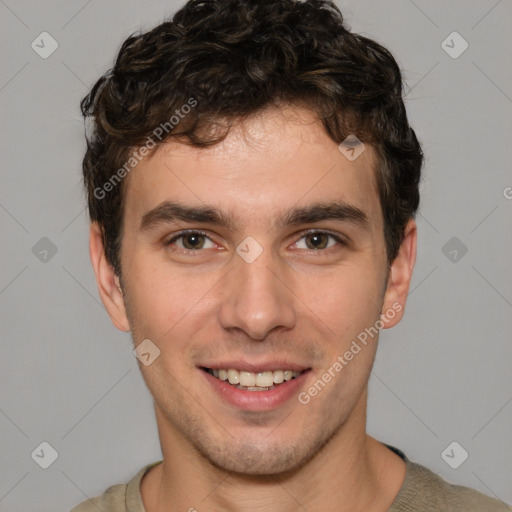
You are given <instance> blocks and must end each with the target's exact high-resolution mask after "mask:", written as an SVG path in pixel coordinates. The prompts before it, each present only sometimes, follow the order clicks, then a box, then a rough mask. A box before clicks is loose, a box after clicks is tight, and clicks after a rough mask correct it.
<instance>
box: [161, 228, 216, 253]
mask: <svg viewBox="0 0 512 512" xmlns="http://www.w3.org/2000/svg"><path fill="white" fill-rule="evenodd" d="M167 245H174V246H176V247H177V248H178V249H182V250H185V251H198V250H199V249H212V248H214V247H216V245H215V243H214V242H212V240H210V238H208V236H207V235H206V233H202V232H200V231H186V232H182V233H180V234H179V235H177V236H175V237H173V238H171V239H170V240H169V241H168V242H167Z"/></svg>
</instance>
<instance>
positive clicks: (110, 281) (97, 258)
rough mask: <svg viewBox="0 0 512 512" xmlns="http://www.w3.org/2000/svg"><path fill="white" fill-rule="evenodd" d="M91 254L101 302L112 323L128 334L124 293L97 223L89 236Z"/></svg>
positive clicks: (128, 324)
mask: <svg viewBox="0 0 512 512" xmlns="http://www.w3.org/2000/svg"><path fill="white" fill-rule="evenodd" d="M89 254H90V256H91V263H92V266H93V268H94V274H95V275H96V284H97V285H98V291H99V293H100V297H101V302H103V305H104V306H105V309H106V310H107V313H108V314H109V316H110V319H111V320H112V323H113V324H114V325H115V326H116V327H117V328H118V329H119V330H120V331H125V332H128V331H129V330H130V323H129V322H128V318H127V316H126V309H125V304H124V296H123V291H122V290H121V284H120V282H119V277H118V276H117V275H116V274H115V272H114V268H113V267H112V265H111V264H110V263H109V262H108V261H107V258H106V256H105V249H104V247H103V239H102V234H101V229H100V227H99V226H98V224H97V223H96V222H93V223H91V228H90V234H89Z"/></svg>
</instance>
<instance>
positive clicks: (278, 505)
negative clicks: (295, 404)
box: [141, 394, 405, 512]
mask: <svg viewBox="0 0 512 512" xmlns="http://www.w3.org/2000/svg"><path fill="white" fill-rule="evenodd" d="M156 412H157V422H158V427H159V434H160V440H161V445H162V452H163V459H164V462H163V463H162V464H159V465H157V466H155V467H154V468H152V469H151V470H150V471H149V472H148V473H147V474H146V476H145V477H144V479H143V481H142V484H141V493H142V498H143V501H144V505H145V509H146V512H160V511H164V510H165V511H174V510H186V511H190V512H194V510H197V511H201V512H203V511H208V510H212V511H213V510H222V511H226V512H229V511H233V512H235V511H240V510H243V511H244V512H245V511H247V512H259V511H263V510H264V511H265V512H277V511H279V512H295V511H298V510H308V512H315V511H323V512H325V511H329V510H336V511H337V512H348V511H351V512H355V511H363V510H364V511H365V512H374V511H375V512H384V511H387V510H388V509H389V507H390V506H391V503H392V502H393V499H394V498H395V496H396V494H397V493H398V491H399V489H400V486H401V484H402V482H403V479H404V477H405V464H404V463H403V461H402V459H400V458H399V457H398V456H397V455H395V454H394V453H393V452H391V451H390V450H389V449H388V448H386V447H385V446H383V445H382V444H380V443H379V442H377V441H376V440H374V439H373V438H371V437H370V436H368V435H367V434H366V432H365V428H366V425H365V424H366V394H365V396H363V397H362V399H361V401H360V403H359V404H358V405H357V406H356V409H355V410H354V411H353V413H352V414H351V416H350V418H349V419H348V420H347V421H346V422H345V424H344V425H343V427H342V428H341V429H340V430H339V431H338V432H337V433H336V435H335V436H334V437H333V438H332V439H331V440H330V441H329V442H328V443H327V444H326V445H325V446H324V447H323V448H322V449H321V450H320V451H319V452H318V453H317V454H316V455H315V456H314V458H313V459H311V460H310V461H309V462H308V463H307V464H304V465H303V466H301V467H300V468H297V469H295V470H294V471H291V472H287V473H284V474H277V475H264V476H254V475H242V474H234V473H231V472H226V471H224V470H222V469H220V468H217V467H214V466H213V465H212V464H211V463H209V462H208V461H206V460H205V459H204V458H203V457H202V456H201V455H200V454H199V453H197V452H196V451H195V450H194V449H192V448H191V447H190V445H188V444H187V442H186V440H185V439H183V438H182V437H180V438H179V439H178V438H177V433H176V431H175V430H174V429H172V428H170V426H169V424H168V422H167V421H166V419H165V418H164V417H163V415H162V414H161V413H160V412H159V410H158V408H157V411H156Z"/></svg>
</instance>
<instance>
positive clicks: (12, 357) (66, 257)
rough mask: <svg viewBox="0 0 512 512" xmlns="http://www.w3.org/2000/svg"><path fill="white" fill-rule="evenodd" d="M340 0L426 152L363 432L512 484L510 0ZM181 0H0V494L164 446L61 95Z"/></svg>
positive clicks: (493, 485) (24, 506)
mask: <svg viewBox="0 0 512 512" xmlns="http://www.w3.org/2000/svg"><path fill="white" fill-rule="evenodd" d="M338 3H339V5H340V7H341V8H342V11H343V12H344V14H345V17H346V19H347V21H348V23H349V25H350V26H351V27H352V29H353V30H355V31H356V32H360V33H362V34H364V35H367V36H369V37H372V38H375V39H377V40H378V41H380V42H381V43H383V44H384V45H385V46H387V47H388V48H389V49H390V50H391V51H392V52H393V53H394V55H395V56H396V58H397V60H398V61H399V63H400V65H401V67H402V69H403V71H404V77H405V80H406V84H407V86H406V90H407V108H408V111H409V115H410V118H411V122H412V124H413V126H414V127H415V129H416V131H417V133H418V136H419V138H420V140H421V141H422V142H423V144H424V150H425V153H426V167H425V170H424V179H423V184H422V194H423V195H422V204H421V212H420V215H419V217H418V225H419V257H418V262H417V266H416V270H415V274H414V279H413V283H412V287H411V293H410V298H409V302H408V304H407V313H406V316H405V319H404V321H403V322H402V323H401V324H400V325H399V326H398V327H396V328H395V329H392V330H391V331H384V332H383V333H382V335H381V346H380V349H379V353H378V356H377V362H376V365H375V369H374V375H373V377H372V380H371V384H370V404H369V421H368V423H369V425H368V429H369V432H370V433H371V434H372V435H374V436H375V437H377V438H379V439H380V440H382V441H385V442H388V443H391V444H394V445H396V446H398V447H400V448H402V449H403V450H404V451H405V452H406V453H407V455H408V456H409V457H410V458H411V459H413V460H415V461H418V462H421V463H422V464H424V465H426V466H428V467H430V468H431V469H433V470H434V471H436V472H438V473H439V474H440V475H441V476H443V477H444V478H447V479H448V480H450V481H452V482H456V483H461V484H464V485H468V486H471V487H474V488H476V489H479V490H481V491H483V492H485V493H487V494H490V495H494V496H497V497H499V498H501V499H502V500H505V501H508V502H512V486H511V485H510V484H511V481H512V437H511V435H510V433H511V425H512V386H511V384H512V373H511V371H510V366H511V365H510V362H511V361H512V344H511V343H510V338H511V336H510V332H511V328H512V314H511V313H512V271H511V269H510V261H511V259H510V254H511V249H512V237H511V236H510V234H511V227H512V226H511V224H512V222H511V219H512V216H511V211H512V200H511V199H507V197H506V196H508V197H511V196H512V189H510V188H507V187H512V175H511V172H510V161H511V160H512V158H511V157H512V154H511V153H512V151H511V137H510V136H511V126H512V122H511V121H512V99H511V96H512V90H511V87H510V84H511V83H512V72H511V70H512V68H511V66H510V52H511V48H512V44H511V43H512V41H511V38H512V36H511V31H510V30H509V23H510V20H511V19H512V3H511V2H510V0H501V1H496V0H485V1H476V0H475V1H450V2H447V1H440V0H437V1H420V0H415V1H414V2H413V1H412V0H388V1H378V2H377V1H372V2H370V1H356V0H351V1H343V2H338ZM180 5H181V2H176V1H167V2H164V1H157V0H152V1H145V2H141V1H135V0H130V1H121V0H115V1H112V0H111V1H108V2H106V1H103V2H100V1H99V0H92V1H88V2H87V1H69V0H68V1H66V2H65V1H63V0H51V1H50V0H48V1H46V2H35V1H27V0H23V1H21V0H19V1H14V0H0V13H1V30H0V33H1V37H2V48H3V49H4V52H3V53H4V59H3V63H2V77H1V80H0V102H1V108H2V117H1V123H2V151H1V158H2V187H1V191H0V220H1V224H2V233H3V235H2V240H3V243H2V249H1V251H2V266H1V275H0V305H1V322H2V323H1V325H2V335H3V340H2V356H1V358H0V371H1V373H0V375H1V389H2V393H1V402H0V430H1V433H2V436H1V437H2V444H1V454H0V455H1V473H0V509H1V510H2V511H5V512H22V511H23V512H26V511H29V510H30V511H32V512H43V511H50V510H51V511H57V510H69V509H70V508H71V507H72V506H74V505H76V504H77V503H78V502H81V501H83V500H84V499H86V497H89V496H93V495H97V494H99V493H101V492H102V491H103V490H104V489H105V488H106V487H107V486H108V485H111V484H113V483H117V482H125V481H127V480H128V479H129V478H130V477H131V476H132V475H133V474H134V473H135V472H136V471H137V470H138V469H139V468H140V467H141V466H142V465H144V464H147V463H149V462H151V461H154V460H158V459H159V458H160V456H161V453H160V448H159V442H158V436H157V432H156V426H155V421H154V413H153V408H152V402H151V398H150V395H149V392H148V391H147V390H146V388H145V386H144V383H143V381H142V378H141V376H140V374H139V370H138V367H137V364H136V363H137V361H136V359H135V358H134V357H133V353H132V346H131V339H130V337H129V334H126V333H124V334H123V333H120V332H118V331H117V330H115V329H114V327H113V326H112V325H111V324H110V320H109V319H108V317H107V315H106V313H105V311H104V309H103V307H102V305H101V303H100V301H99V298H98V294H97V291H96V285H95V282H94V277H93V273H92V270H91V268H90V263H89V256H88V240H87V235H88V232H87V216H86V212H85V202H84V196H83V193H82V190H81V182H80V179H81V176H80V165H81V158H82V156H83V152H84V147H85V146H84V140H83V126H82V120H81V117H80V113H79V108H78V105H79V100H80V99H81V98H82V97H83V96H84V95H85V94H86V93H87V91H88V88H89V87H90V86H92V84H93V83H94V81H95V80H96V79H97V78H98V77H99V76H100V74H101V73H103V72H104V71H106V69H107V68H109V67H111V65H112V61H113V59H114V57H115V55H116V53H117V50H118V49H119V47H120V45H121V43H122V41H123V40H124V39H125V38H126V37H127V36H128V35H129V34H130V33H132V32H134V31H137V30H139V29H143V30H146V29H148V28H151V27H152V26H154V25H155V24H157V23H160V22H161V21H162V20H163V19H164V17H166V16H169V15H171V14H172V13H173V12H175V10H176V9H177V8H178V7H179V6H180ZM43 31H47V32H49V33H50V34H51V35H52V37H53V38H54V39H55V40H56V41H57V42H58V45H59V47H58V49H57V50H56V51H55V52H54V53H53V54H52V55H51V56H50V57H48V58H47V59H43V58H41V57H40V56H39V55H38V54H37V53H36V52H35V51H34V50H33V49H32V48H31V43H32V41H34V40H36V42H37V41H38V40H39V41H40V39H36V38H37V37H38V36H39V34H40V33H41V32H43ZM453 31H457V32H459V33H460V34H461V35H462V37H463V38H464V39H465V40H466V41H467V42H468V43H469V48H468V49H467V50H466V51H465V52H464V53H463V54H462V55H461V56H460V57H458V58H457V59H454V58H452V57H450V56H449V55H448V54H447V53H446V52H445V51H444V50H443V48H442V47H441V43H442V41H443V40H445V38H446V37H447V36H448V35H449V34H450V33H452V32H453ZM448 41H449V42H448V44H449V45H450V46H454V50H457V49H458V48H460V44H459V42H457V41H456V40H455V41H454V42H453V43H452V42H451V40H448ZM45 47H46V48H48V45H47V43H45ZM43 237H47V238H48V239H50V240H51V242H52V243H53V244H54V245H55V248H56V249H57V252H56V253H55V254H54V255H52V251H51V247H49V246H48V241H46V240H43V241H42V242H39V241H40V239H41V238H43ZM452 237H457V240H455V241H452V242H451V243H450V244H449V245H448V246H446V245H445V244H447V242H448V241H449V240H450V239H451V238H452ZM38 242H39V245H36V244H37V243H38ZM462 244H463V245H462ZM34 246H35V249H33V248H34ZM464 247H466V248H467V253H466V254H464V255H463V256H462V254H463V248H464ZM443 248H444V249H443ZM45 250H46V251H48V252H47V253H45V252H44V251H45ZM454 250H455V251H456V252H453V251H454ZM461 256H462V257H461ZM43 441H46V442H48V443H50V445H51V446H53V447H54V449H55V450H57V452H58V455H59V456H58V458H57V460H56V461H55V462H54V463H53V464H52V465H51V466H50V467H49V468H48V469H46V470H45V469H42V468H41V467H39V465H38V464H36V462H35V461H34V460H33V459H32V458H31V453H32V452H33V451H34V450H35V449H36V448H37V447H38V446H39V445H40V443H41V442H43ZM453 441H457V442H458V443H459V444H460V445H461V446H462V447H464V449H465V450H467V452H468V453H469V458H468V459H467V460H466V461H465V462H464V463H463V464H462V465H461V466H460V467H459V468H458V469H452V468H451V467H449V466H448V464H447V463H446V462H445V461H444V460H443V458H442V457H441V452H442V451H443V450H444V449H445V448H446V447H447V446H448V445H449V444H450V443H451V442H453ZM457 450H458V449H457ZM457 450H455V451H454V452H452V453H453V456H452V459H456V458H457V457H459V455H460V452H458V451H457ZM43 453H44V456H42V455H41V456H40V460H42V459H43V458H44V457H49V452H48V450H46V452H43Z"/></svg>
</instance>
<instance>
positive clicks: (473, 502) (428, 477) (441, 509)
mask: <svg viewBox="0 0 512 512" xmlns="http://www.w3.org/2000/svg"><path fill="white" fill-rule="evenodd" d="M405 463H406V467H407V472H406V475H405V480H404V483H403V485H402V488H401V489H400V492H399V493H398V496H397V497H396V499H395V501H394V502H393V506H392V507H391V509H390V512H405V511H407V512H512V507H510V506H509V505H507V504H506V503H503V502H502V501H499V500H496V499H494V498H491V497H489V496H486V495H485V494H482V493H480V492H478V491H475V490H474V489H470V488H469V487H464V486H461V485H455V484H451V483H449V482H447V481H446V480H443V479H442V478H441V477H439V476H438V475H436V474H435V473H434V472H432V471H430V469H428V468H426V467H424V466H421V465H420V464H416V463H414V462H411V461H410V460H408V459H407V458H405Z"/></svg>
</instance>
